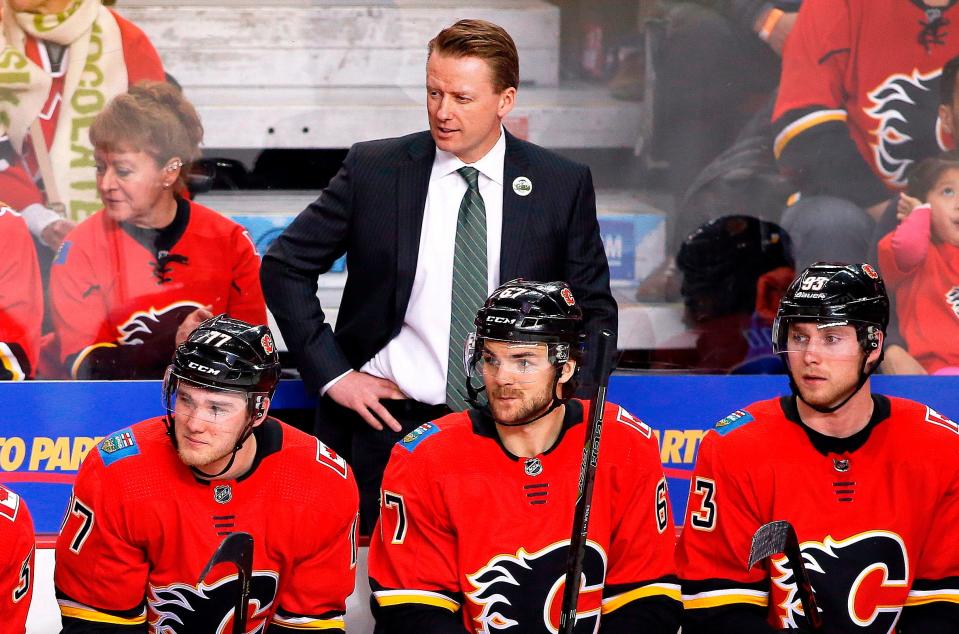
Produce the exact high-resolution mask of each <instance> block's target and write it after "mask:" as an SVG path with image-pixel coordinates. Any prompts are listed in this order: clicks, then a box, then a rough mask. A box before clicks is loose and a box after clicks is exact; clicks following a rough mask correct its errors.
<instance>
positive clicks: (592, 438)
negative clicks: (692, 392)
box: [559, 330, 616, 634]
mask: <svg viewBox="0 0 959 634" xmlns="http://www.w3.org/2000/svg"><path fill="white" fill-rule="evenodd" d="M615 343H616V336H615V335H614V334H613V333H612V332H610V331H609V330H602V331H600V333H599V337H598V339H597V342H596V354H597V355H599V356H598V360H597V366H596V367H597V368H598V371H599V376H598V377H597V378H598V380H597V381H596V394H595V395H594V396H593V398H592V399H590V402H589V421H588V422H587V425H588V426H587V428H586V443H585V444H584V445H583V462H582V463H581V464H580V467H579V492H578V496H577V498H576V511H575V513H574V514H573V534H572V537H570V540H569V555H568V556H567V558H566V587H565V589H564V591H563V608H562V612H560V617H559V632H560V634H572V632H573V629H574V628H575V627H576V604H577V603H578V602H579V578H580V576H581V575H582V574H583V558H584V557H585V556H586V531H587V530H588V529H589V511H590V507H591V506H592V502H593V483H594V482H595V480H596V463H597V462H598V460H599V440H600V437H601V436H602V434H603V409H604V408H605V407H606V388H607V387H608V386H609V374H610V372H611V371H612V368H611V367H610V360H611V359H612V357H613V346H614V345H615Z"/></svg>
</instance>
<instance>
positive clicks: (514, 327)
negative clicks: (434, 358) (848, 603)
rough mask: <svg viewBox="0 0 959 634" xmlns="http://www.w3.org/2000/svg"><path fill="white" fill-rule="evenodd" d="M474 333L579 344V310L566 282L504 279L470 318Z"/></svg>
mask: <svg viewBox="0 0 959 634" xmlns="http://www.w3.org/2000/svg"><path fill="white" fill-rule="evenodd" d="M473 325H475V326H476V337H477V338H482V339H498V340H500V341H532V342H541V343H547V344H561V343H565V344H569V345H571V346H576V345H579V344H580V343H581V342H582V339H583V337H584V335H583V311H582V310H581V309H580V307H579V305H578V304H577V303H576V299H575V298H574V297H573V291H571V290H570V288H569V285H568V284H566V282H529V281H526V280H523V279H516V280H512V281H510V282H506V283H505V284H503V285H502V286H500V287H499V288H497V289H496V290H495V291H493V294H492V295H490V296H489V298H488V299H487V300H486V303H485V304H483V307H482V308H480V309H479V311H477V313H476V319H475V320H474V321H473Z"/></svg>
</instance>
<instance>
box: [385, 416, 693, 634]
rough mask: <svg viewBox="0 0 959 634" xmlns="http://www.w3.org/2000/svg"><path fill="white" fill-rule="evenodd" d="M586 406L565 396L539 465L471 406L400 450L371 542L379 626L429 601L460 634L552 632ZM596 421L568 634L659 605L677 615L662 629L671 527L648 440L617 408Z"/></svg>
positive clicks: (671, 585) (671, 586) (671, 627)
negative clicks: (596, 452)
mask: <svg viewBox="0 0 959 634" xmlns="http://www.w3.org/2000/svg"><path fill="white" fill-rule="evenodd" d="M584 409H585V407H584V405H583V403H582V402H580V401H571V402H570V403H569V404H568V405H567V411H566V417H565V418H566V419H565V421H564V431H563V433H562V434H561V436H560V438H559V440H558V441H557V444H556V445H555V446H554V447H553V448H552V449H550V450H548V451H547V452H545V453H543V454H541V455H539V456H537V457H535V458H528V459H527V458H517V457H515V456H512V455H510V454H509V453H508V452H507V451H506V450H505V449H504V448H503V446H502V445H501V444H500V442H499V440H498V436H497V435H496V431H495V428H494V425H493V423H492V422H491V420H490V419H489V418H488V417H487V416H486V415H484V414H481V413H480V411H478V410H470V411H469V412H461V413H456V414H451V415H449V416H446V417H444V418H442V419H440V420H439V421H436V422H432V423H427V424H425V425H423V426H421V427H419V428H417V429H416V430H415V431H413V432H412V433H410V434H408V435H407V436H406V437H405V438H404V439H403V440H402V441H401V442H399V443H397V445H396V446H395V447H394V449H393V453H392V456H391V458H390V463H389V466H388V467H387V469H386V474H385V476H384V479H383V489H382V496H381V504H382V508H381V511H380V521H379V524H378V525H377V528H376V529H375V531H374V534H373V536H372V539H371V545H370V579H371V585H372V586H373V589H374V597H375V603H376V605H375V606H374V607H375V610H374V615H375V616H376V617H377V620H378V621H380V620H381V619H388V618H391V617H390V615H389V611H390V610H394V611H395V610H397V609H400V610H402V609H407V608H410V607H413V608H418V607H425V608H440V609H445V610H449V611H450V612H452V613H454V614H455V613H456V612H457V611H461V614H462V622H463V623H464V624H465V626H466V628H467V630H468V631H470V632H517V633H522V634H537V633H544V634H545V633H546V632H556V630H557V628H558V626H559V619H560V611H561V606H562V599H563V575H564V573H565V570H566V557H567V553H568V549H569V542H570V533H571V529H572V518H573V509H574V506H575V502H576V495H577V483H578V475H579V470H580V463H581V459H582V452H583V442H584V438H585V430H586V425H585V424H583V421H584V420H585V417H584ZM603 420H604V427H603V437H602V441H601V445H602V447H601V451H600V458H599V466H598V471H597V475H596V483H595V490H594V493H593V501H592V512H591V516H590V522H589V533H588V542H587V549H586V555H585V558H584V564H583V575H584V577H585V582H584V585H583V587H582V592H581V594H580V599H579V604H578V605H579V619H578V623H577V629H576V631H577V632H593V631H594V630H595V628H596V627H597V624H598V622H599V620H600V618H602V619H603V620H604V622H605V620H606V619H607V618H610V619H612V618H613V617H614V615H616V614H617V612H620V611H622V613H626V612H629V611H630V609H636V608H637V607H640V609H641V606H643V605H652V604H653V603H657V602H658V604H659V605H662V604H663V603H664V602H665V603H666V604H669V605H670V606H673V607H675V608H676V621H675V622H673V623H670V624H667V625H666V626H665V627H664V629H663V630H662V631H663V632H667V631H668V632H670V633H672V632H675V631H676V628H677V627H678V618H679V616H678V607H679V606H678V603H675V602H676V601H677V600H678V598H679V595H678V594H677V591H678V586H677V584H676V579H675V576H674V567H673V547H674V541H675V533H674V529H673V521H672V516H671V514H670V510H669V503H668V500H669V498H668V495H667V490H666V479H665V478H664V476H663V469H662V464H661V463H660V461H659V451H658V446H657V442H656V439H655V437H654V435H653V433H652V431H651V430H650V428H649V427H648V426H646V425H645V424H644V423H642V422H641V421H639V420H637V419H636V418H633V417H632V416H631V415H630V414H629V413H628V412H626V411H625V410H624V409H623V408H621V407H619V406H616V405H612V404H608V405H607V406H606V409H605V411H604V417H603ZM644 602H645V603H644ZM626 606H631V608H630V609H627V607H626ZM444 631H445V630H444ZM644 631H647V632H654V631H656V632H658V631H660V630H659V629H655V628H653V629H647V630H644Z"/></svg>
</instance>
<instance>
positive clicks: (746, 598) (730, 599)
mask: <svg viewBox="0 0 959 634" xmlns="http://www.w3.org/2000/svg"><path fill="white" fill-rule="evenodd" d="M737 603H746V604H748V605H757V606H759V607H761V608H764V607H766V606H768V605H769V594H768V593H766V592H759V591H750V590H743V589H737V590H717V591H715V592H700V593H699V594H684V595H683V607H684V608H685V609H687V610H702V609H706V608H717V607H721V606H724V605H734V604H737Z"/></svg>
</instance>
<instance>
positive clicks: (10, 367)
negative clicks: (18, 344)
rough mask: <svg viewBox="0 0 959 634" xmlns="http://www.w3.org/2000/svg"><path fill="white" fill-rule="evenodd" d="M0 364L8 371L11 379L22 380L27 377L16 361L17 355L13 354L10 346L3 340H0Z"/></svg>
mask: <svg viewBox="0 0 959 634" xmlns="http://www.w3.org/2000/svg"><path fill="white" fill-rule="evenodd" d="M0 365H2V366H3V367H4V368H6V369H7V371H8V372H10V374H11V375H12V379H11V380H13V381H22V380H24V379H25V378H27V374H26V372H24V371H23V368H21V367H20V362H19V361H17V355H15V354H13V350H11V349H10V346H8V345H7V344H5V343H3V342H0Z"/></svg>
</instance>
